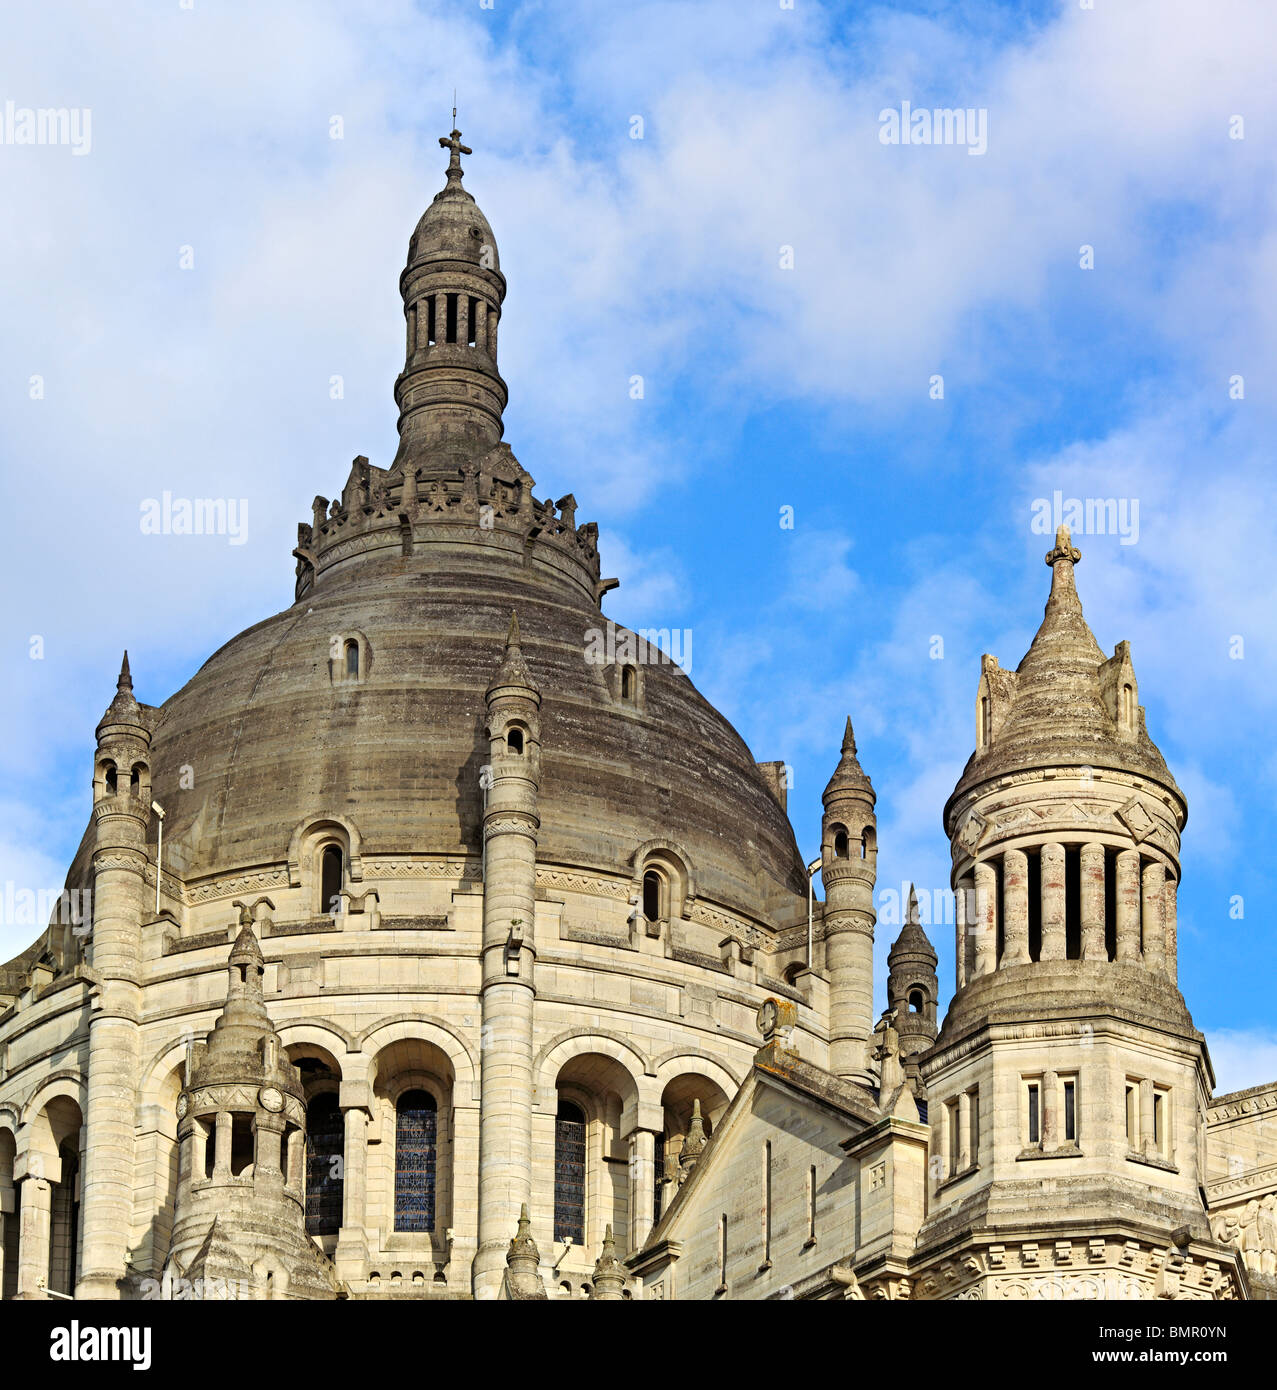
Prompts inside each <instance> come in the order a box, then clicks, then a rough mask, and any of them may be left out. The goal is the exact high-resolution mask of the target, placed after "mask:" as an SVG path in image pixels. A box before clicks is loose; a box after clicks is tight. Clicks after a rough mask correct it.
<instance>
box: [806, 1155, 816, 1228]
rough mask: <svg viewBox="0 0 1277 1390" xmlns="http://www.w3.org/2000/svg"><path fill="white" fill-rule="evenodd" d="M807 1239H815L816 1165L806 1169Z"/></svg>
mask: <svg viewBox="0 0 1277 1390" xmlns="http://www.w3.org/2000/svg"><path fill="white" fill-rule="evenodd" d="M807 1239H808V1240H809V1241H814V1240H815V1239H816V1165H815V1164H814V1163H813V1164H812V1165H811V1167H810V1168H809V1169H808V1170H807Z"/></svg>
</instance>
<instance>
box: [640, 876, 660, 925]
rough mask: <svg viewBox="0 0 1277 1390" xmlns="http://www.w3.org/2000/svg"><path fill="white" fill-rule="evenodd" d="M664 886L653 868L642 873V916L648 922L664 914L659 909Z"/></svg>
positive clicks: (656, 919)
mask: <svg viewBox="0 0 1277 1390" xmlns="http://www.w3.org/2000/svg"><path fill="white" fill-rule="evenodd" d="M664 887H665V884H664V883H663V882H662V880H661V876H660V874H659V873H657V871H656V870H655V869H649V870H648V871H647V873H645V874H644V875H643V916H644V917H646V918H647V920H648V921H649V922H659V921H660V920H661V917H662V916H663V915H664V914H663V913H662V911H661V908H662V906H663V903H662V899H663V898H664V896H665V894H664V892H663V889H664Z"/></svg>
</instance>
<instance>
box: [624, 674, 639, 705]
mask: <svg viewBox="0 0 1277 1390" xmlns="http://www.w3.org/2000/svg"><path fill="white" fill-rule="evenodd" d="M621 699H622V700H624V701H625V702H626V704H629V705H632V704H633V703H634V702H635V700H637V699H638V672H637V671H636V670H635V669H634V667H633V666H624V667H622V668H621Z"/></svg>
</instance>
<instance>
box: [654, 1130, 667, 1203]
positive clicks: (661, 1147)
mask: <svg viewBox="0 0 1277 1390" xmlns="http://www.w3.org/2000/svg"><path fill="white" fill-rule="evenodd" d="M652 1167H653V1168H655V1169H656V1172H655V1174H654V1175H653V1182H652V1221H653V1222H657V1221H659V1220H660V1219H661V1196H662V1194H663V1193H664V1191H665V1136H664V1135H663V1134H658V1135H657V1136H656V1144H655V1154H654V1158H653V1162H652Z"/></svg>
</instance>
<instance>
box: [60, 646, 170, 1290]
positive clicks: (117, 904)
mask: <svg viewBox="0 0 1277 1390" xmlns="http://www.w3.org/2000/svg"><path fill="white" fill-rule="evenodd" d="M151 713H152V711H151V710H150V709H149V707H147V706H143V705H140V704H139V703H138V702H137V700H136V699H135V697H134V695H133V679H132V676H131V674H130V672H129V654H128V652H125V653H124V661H123V663H122V664H121V667H120V675H119V680H118V681H117V683H116V692H115V698H114V699H113V700H112V701H111V704H110V706H109V707H108V708H107V711H106V713H105V714H104V715H103V716H102V721H101V723H100V724H99V725H98V727H97V754H96V757H95V759H94V765H93V912H92V922H91V929H90V932H89V939H88V956H89V963H90V968H91V970H92V973H93V975H94V977H95V988H96V990H97V1007H96V1008H95V1010H94V1013H93V1021H92V1023H91V1024H90V1025H89V1059H88V1078H89V1079H88V1094H87V1107H86V1114H85V1128H84V1153H83V1162H84V1170H83V1185H82V1188H81V1210H82V1212H83V1213H84V1215H83V1230H82V1233H81V1257H80V1276H79V1279H78V1281H77V1284H76V1296H77V1297H79V1298H109V1299H116V1298H119V1297H120V1296H121V1293H122V1289H121V1285H120V1281H121V1279H122V1277H123V1275H124V1273H125V1270H126V1267H127V1252H128V1239H129V1230H130V1226H131V1224H132V1215H133V1184H134V1176H135V1175H134V1165H135V1153H134V1105H135V1091H136V1084H135V1082H136V1074H137V1066H138V1031H139V1025H140V1022H141V1002H142V988H141V986H142V978H141V950H142V920H143V916H144V914H146V909H147V893H146V867H147V847H146V830H147V825H148V823H149V821H150V819H151V764H150V752H151V720H150V715H151Z"/></svg>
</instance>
